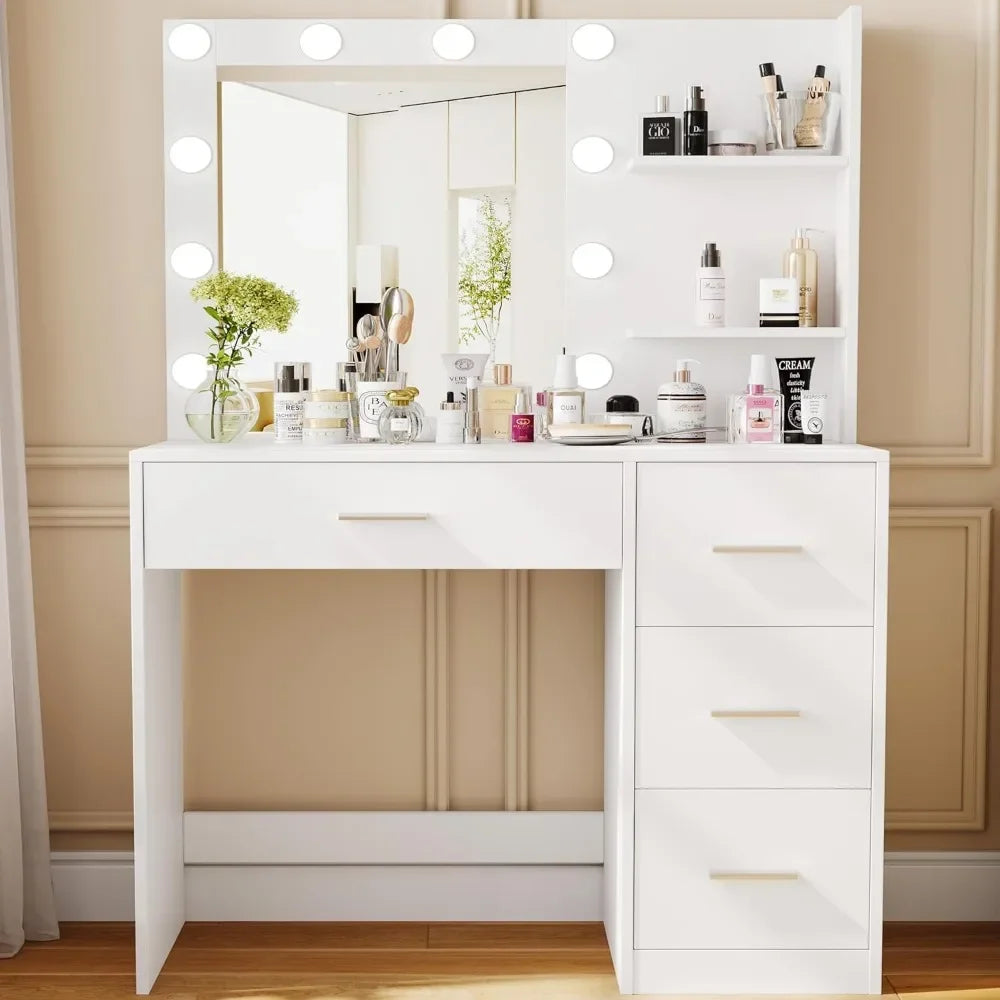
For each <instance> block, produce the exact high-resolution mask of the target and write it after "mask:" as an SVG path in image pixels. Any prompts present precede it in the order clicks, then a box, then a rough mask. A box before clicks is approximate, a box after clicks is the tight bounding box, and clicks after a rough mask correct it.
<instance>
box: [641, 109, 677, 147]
mask: <svg viewBox="0 0 1000 1000" xmlns="http://www.w3.org/2000/svg"><path fill="white" fill-rule="evenodd" d="M668 107H669V101H668V100H667V98H666V97H665V96H663V95H662V94H661V95H660V96H659V97H657V98H656V113H655V114H652V115H643V116H642V135H641V139H640V149H641V151H642V155H643V156H675V155H676V154H677V119H676V118H675V117H674V116H673V115H671V114H668V113H667V109H668Z"/></svg>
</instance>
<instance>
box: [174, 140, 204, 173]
mask: <svg viewBox="0 0 1000 1000" xmlns="http://www.w3.org/2000/svg"><path fill="white" fill-rule="evenodd" d="M170 162H171V163H172V164H173V165H174V166H175V167H176V168H177V169H178V170H181V171H183V172H184V173H185V174H196V173H198V172H199V171H200V170H204V169H205V168H206V167H207V166H208V165H209V164H210V163H211V162H212V147H211V146H210V145H209V144H208V143H207V142H205V140H204V139H199V138H198V137H197V136H196V135H186V136H184V138H182V139H178V140H177V141H176V142H175V143H174V144H173V145H172V146H171V147H170Z"/></svg>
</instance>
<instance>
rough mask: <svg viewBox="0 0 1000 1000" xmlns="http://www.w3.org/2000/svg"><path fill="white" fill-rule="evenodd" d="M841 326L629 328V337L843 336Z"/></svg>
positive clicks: (759, 338) (816, 338) (803, 338)
mask: <svg viewBox="0 0 1000 1000" xmlns="http://www.w3.org/2000/svg"><path fill="white" fill-rule="evenodd" d="M845 335H846V331H845V330H844V328H843V327H842V326H788V327H782V326H716V327H712V326H691V327H673V328H671V329H667V330H626V331H625V336H626V337H628V338H629V339H630V340H843V339H844V336H845Z"/></svg>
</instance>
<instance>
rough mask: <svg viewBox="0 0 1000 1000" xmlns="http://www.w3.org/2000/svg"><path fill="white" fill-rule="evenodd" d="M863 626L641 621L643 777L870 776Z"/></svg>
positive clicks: (698, 784)
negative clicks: (647, 624) (652, 624)
mask: <svg viewBox="0 0 1000 1000" xmlns="http://www.w3.org/2000/svg"><path fill="white" fill-rule="evenodd" d="M872 642H873V632H872V629H870V628H822V627H818V628H774V627H772V628H708V627H706V628H641V629H639V630H638V638H637V677H636V786H637V787H639V788H869V787H870V786H871V740H872V658H873V647H872Z"/></svg>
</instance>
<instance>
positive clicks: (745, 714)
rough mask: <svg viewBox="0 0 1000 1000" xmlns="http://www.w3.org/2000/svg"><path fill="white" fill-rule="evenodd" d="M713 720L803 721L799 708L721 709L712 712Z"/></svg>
mask: <svg viewBox="0 0 1000 1000" xmlns="http://www.w3.org/2000/svg"><path fill="white" fill-rule="evenodd" d="M712 718H713V719H801V718H802V713H801V712H800V711H799V710H798V709H797V708H745V709H732V710H729V709H719V710H717V711H715V712H712Z"/></svg>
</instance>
